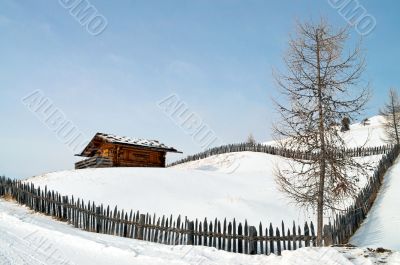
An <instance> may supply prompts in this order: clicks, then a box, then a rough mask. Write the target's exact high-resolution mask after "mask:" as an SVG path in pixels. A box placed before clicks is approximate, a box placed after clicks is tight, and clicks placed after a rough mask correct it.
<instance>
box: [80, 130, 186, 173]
mask: <svg viewBox="0 0 400 265" xmlns="http://www.w3.org/2000/svg"><path fill="white" fill-rule="evenodd" d="M167 152H173V153H181V152H179V151H178V150H176V149H175V148H173V147H168V146H166V145H164V144H163V143H160V142H159V141H156V140H142V139H134V138H129V137H122V136H117V135H113V134H106V133H96V135H95V136H94V137H93V139H92V140H91V141H90V142H89V144H88V145H87V146H86V147H85V148H84V149H83V151H82V152H81V153H80V154H77V156H82V157H86V159H84V160H81V161H79V162H77V163H75V169H81V168H90V167H165V157H166V154H167Z"/></svg>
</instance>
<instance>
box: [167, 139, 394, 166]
mask: <svg viewBox="0 0 400 265" xmlns="http://www.w3.org/2000/svg"><path fill="white" fill-rule="evenodd" d="M392 149H393V145H383V146H379V147H367V148H364V147H357V148H350V149H344V150H342V151H338V152H337V155H338V156H340V155H343V154H344V153H345V154H347V155H348V156H351V157H363V156H371V155H381V154H387V153H389V152H390V151H391V150H392ZM244 151H251V152H259V153H266V154H271V155H278V156H283V157H287V158H294V159H303V160H310V159H311V158H312V157H315V156H318V153H306V152H299V151H297V150H291V149H286V148H281V147H276V146H271V145H264V144H260V143H258V144H252V143H239V144H229V145H223V146H219V147H214V148H211V149H209V150H206V151H204V152H201V153H198V154H194V155H190V156H187V157H186V158H183V159H180V160H178V161H175V162H173V163H171V164H169V165H168V166H169V167H171V166H176V165H179V164H183V163H186V162H191V161H196V160H200V159H204V158H207V157H210V156H213V155H220V154H226V153H232V152H244Z"/></svg>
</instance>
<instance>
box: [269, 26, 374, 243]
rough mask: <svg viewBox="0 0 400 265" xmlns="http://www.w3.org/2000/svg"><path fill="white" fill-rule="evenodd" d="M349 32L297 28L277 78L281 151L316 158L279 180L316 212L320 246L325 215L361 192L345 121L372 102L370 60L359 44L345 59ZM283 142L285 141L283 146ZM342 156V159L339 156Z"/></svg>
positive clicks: (283, 170)
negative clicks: (366, 76)
mask: <svg viewBox="0 0 400 265" xmlns="http://www.w3.org/2000/svg"><path fill="white" fill-rule="evenodd" d="M348 37H349V33H348V28H341V29H338V30H335V29H332V28H331V27H330V26H329V25H328V24H327V23H326V22H325V21H323V20H321V22H319V23H317V24H313V23H298V24H297V34H296V37H295V38H293V37H292V38H291V39H290V41H289V50H288V53H287V54H286V56H285V57H284V62H285V65H286V68H287V73H286V74H274V76H275V79H276V81H277V84H278V88H279V89H280V92H281V93H282V95H283V96H284V98H285V99H286V101H284V103H279V101H278V100H275V104H276V106H277V110H278V112H279V114H280V117H281V118H280V121H278V122H277V123H276V124H274V130H275V133H276V136H277V138H278V139H277V140H278V142H279V143H280V144H281V145H282V147H285V148H289V149H293V150H294V151H303V152H307V153H310V154H315V155H312V156H311V157H312V158H311V160H293V161H292V162H289V165H285V167H282V166H281V165H279V166H277V170H276V181H277V183H278V185H279V187H280V189H281V190H282V191H284V192H285V193H286V194H287V195H288V196H289V198H291V199H292V200H293V201H294V202H295V203H297V204H298V205H300V206H303V207H307V208H312V209H315V210H316V212H317V244H318V245H322V230H323V218H324V210H328V209H330V210H331V209H335V208H336V207H338V205H339V204H341V203H343V201H344V200H345V199H347V198H349V197H350V196H354V195H355V194H356V193H357V186H356V183H357V181H358V177H359V175H360V174H361V172H364V170H363V167H362V165H360V164H359V163H357V162H356V161H355V160H354V159H353V158H352V157H349V156H348V155H346V153H344V152H341V151H342V150H343V149H344V148H345V147H346V145H345V142H344V140H343V139H342V136H341V133H340V126H338V125H339V124H340V123H341V120H342V119H343V118H345V117H347V118H348V119H350V120H354V118H355V117H356V116H358V115H359V114H360V113H361V112H362V111H363V108H364V106H365V104H366V102H367V101H368V99H369V89H368V84H364V85H365V86H363V87H364V88H361V89H359V88H356V87H359V86H360V85H363V84H362V81H361V79H360V78H361V75H362V73H363V71H364V69H365V60H364V57H363V55H362V52H361V50H360V45H357V47H356V48H355V49H354V50H351V51H350V52H349V53H348V54H346V55H344V53H345V52H344V44H345V42H346V40H347V39H348ZM279 140H280V141H279ZM338 153H340V155H338Z"/></svg>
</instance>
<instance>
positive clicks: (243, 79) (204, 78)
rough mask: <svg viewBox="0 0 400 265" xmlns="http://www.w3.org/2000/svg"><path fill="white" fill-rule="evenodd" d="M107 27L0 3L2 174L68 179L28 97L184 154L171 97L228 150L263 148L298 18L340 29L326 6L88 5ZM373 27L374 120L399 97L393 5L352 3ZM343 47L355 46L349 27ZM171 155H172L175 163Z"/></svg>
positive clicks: (224, 2)
mask: <svg viewBox="0 0 400 265" xmlns="http://www.w3.org/2000/svg"><path fill="white" fill-rule="evenodd" d="M90 3H91V4H92V5H93V6H95V7H96V8H97V10H98V12H99V13H101V14H102V15H103V16H104V17H105V18H106V19H107V21H108V26H107V28H106V29H105V30H104V32H102V33H101V34H99V35H97V36H93V35H90V34H89V33H88V32H87V31H86V29H85V27H83V26H81V25H80V24H79V23H78V22H77V21H76V19H75V18H74V17H73V16H71V15H70V14H69V11H68V10H66V9H65V8H63V7H62V5H61V4H60V3H59V1H50V0H47V1H45V0H37V1H22V0H20V1H17V0H16V1H11V0H2V1H0V36H1V41H0V60H1V61H0V119H1V130H0V144H1V150H0V174H5V175H7V176H10V177H28V176H32V175H35V174H39V173H43V172H48V171H54V170H61V169H70V168H72V167H73V162H74V161H76V158H75V157H74V156H73V153H72V152H71V151H70V150H69V149H68V148H67V147H66V146H65V144H63V143H62V142H61V141H59V140H58V139H57V137H56V136H55V134H54V132H52V131H51V130H49V129H48V128H47V127H46V126H45V125H44V124H43V122H42V121H40V120H39V119H37V118H36V117H35V115H34V114H33V113H31V112H30V111H29V110H28V109H27V108H26V106H24V104H22V103H21V98H23V97H24V96H25V95H27V94H29V93H31V92H32V91H34V90H36V89H40V90H41V91H43V93H44V94H45V95H46V96H47V97H49V98H50V99H51V100H52V101H53V103H54V105H55V106H57V107H58V108H59V109H61V110H62V111H63V112H64V113H65V115H66V116H67V117H68V119H69V120H71V121H73V123H74V124H75V125H76V126H77V127H78V128H79V129H80V130H81V131H82V132H84V133H85V134H87V135H90V136H91V135H93V134H94V133H96V132H108V133H115V134H119V135H126V136H132V137H139V138H149V139H159V140H161V141H162V142H164V143H166V144H168V145H172V146H174V147H176V148H178V149H180V150H182V151H183V152H184V153H185V154H191V153H194V152H197V151H200V150H201V148H200V146H199V144H198V143H196V142H195V141H193V140H192V138H191V136H190V135H187V134H186V133H185V131H184V130H182V129H181V128H180V127H179V126H177V125H176V124H174V123H173V122H172V121H171V119H170V118H169V117H168V116H167V115H166V114H165V113H164V112H163V111H162V110H161V109H160V108H159V107H157V102H159V101H160V100H162V99H163V98H165V97H167V96H169V95H171V94H172V93H175V94H177V95H178V96H179V97H180V98H181V99H182V100H183V101H184V102H185V103H186V104H187V106H188V107H189V109H190V111H193V112H194V113H196V114H197V115H198V116H200V117H201V118H202V119H203V122H205V123H206V124H207V125H208V126H209V127H210V128H211V129H212V130H213V131H214V132H215V134H216V135H217V136H218V138H219V139H221V141H223V142H226V143H231V142H240V141H244V140H245V139H246V137H247V136H248V134H249V133H253V134H254V136H255V138H256V139H257V140H259V141H264V140H269V139H271V136H270V128H271V122H272V121H273V119H274V110H273V106H272V103H271V100H270V97H271V96H274V95H276V92H275V87H274V83H273V81H272V77H271V72H272V68H273V67H275V68H281V66H282V60H281V58H282V55H283V54H284V52H285V50H286V48H287V45H286V44H287V40H288V37H289V33H291V32H293V29H294V24H295V20H296V19H298V20H300V21H302V20H310V19H314V20H318V19H319V18H320V17H321V16H324V17H326V18H327V19H328V21H329V22H330V23H331V24H333V25H334V26H344V25H346V21H345V20H344V19H343V18H342V17H341V16H340V15H339V14H338V12H337V11H336V10H335V9H334V8H332V7H331V6H330V5H329V3H328V1H325V0H321V1H315V0H313V1H312V0H303V1H299V0H281V1H239V0H230V1H228V0H212V1H211V0H203V1H200V0H199V1H183V0H182V1H173V0H171V1H161V0H160V1H151V0H150V1H149V0H146V1H144V0H143V1H122V0H121V1H106V0H103V1H100V0H98V1H95V0H92V1H90ZM360 3H361V4H362V5H363V6H364V7H365V8H366V10H367V11H368V13H369V14H371V15H372V16H374V18H375V19H376V21H377V25H376V28H375V29H374V31H373V32H372V33H371V34H369V35H368V36H366V37H365V38H364V46H363V47H364V48H365V49H366V55H367V62H368V68H367V71H366V72H365V75H364V78H365V79H367V80H370V81H371V86H372V89H373V93H374V96H373V98H372V100H371V101H370V103H369V106H368V110H367V112H366V114H365V116H368V115H375V114H376V113H377V112H378V109H379V107H380V106H381V105H382V104H383V102H384V100H385V98H386V91H387V89H388V88H389V87H391V86H393V87H400V86H399V83H400V77H399V74H398V72H399V71H398V70H399V66H398V63H399V62H400V52H399V49H398V47H399V41H400V34H399V33H400V32H399V25H400V17H399V16H398V14H397V12H398V10H399V7H400V3H399V2H398V1H389V0H387V1H373V0H369V1H360ZM351 33H352V39H351V42H350V44H352V43H354V41H355V40H356V39H357V38H358V37H359V35H358V34H357V32H356V31H355V30H354V29H352V30H351ZM176 158H177V156H170V159H176Z"/></svg>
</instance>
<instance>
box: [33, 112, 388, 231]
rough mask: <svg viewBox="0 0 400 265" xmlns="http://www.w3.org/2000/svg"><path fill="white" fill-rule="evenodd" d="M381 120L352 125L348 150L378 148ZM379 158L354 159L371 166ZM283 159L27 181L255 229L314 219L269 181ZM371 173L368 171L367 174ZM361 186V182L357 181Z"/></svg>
mask: <svg viewBox="0 0 400 265" xmlns="http://www.w3.org/2000/svg"><path fill="white" fill-rule="evenodd" d="M381 119H382V118H381V117H379V116H376V117H373V118H371V119H370V124H369V125H366V126H365V125H362V124H354V125H352V126H351V130H350V131H349V132H346V133H345V135H344V137H345V138H346V141H347V142H348V145H349V147H356V146H361V145H364V144H365V142H366V141H367V140H368V139H369V141H367V144H366V146H381V145H383V144H384V142H383V141H382V133H383V130H382V126H381V124H380V122H381ZM380 158H381V156H380V155H379V156H370V157H365V158H357V159H360V160H363V161H364V162H367V163H368V164H369V165H370V166H374V165H376V164H377V161H379V159H380ZM286 161H287V158H283V157H279V156H274V155H269V154H264V153H254V152H237V153H227V154H221V155H215V156H211V157H208V158H206V159H202V160H197V161H192V162H188V163H184V164H180V165H177V166H175V167H172V168H99V169H81V170H69V171H60V172H53V173H48V174H44V175H41V176H37V177H33V178H31V179H28V181H31V182H33V183H34V184H36V185H39V186H42V187H44V186H45V185H47V187H48V188H49V189H54V190H56V191H58V192H60V193H62V194H65V195H74V196H75V198H76V197H80V198H82V199H84V200H85V201H88V200H90V201H95V202H96V203H103V204H105V205H110V206H112V207H113V206H115V205H117V206H118V207H119V208H123V209H126V210H130V209H133V210H139V211H141V212H149V213H156V214H157V215H163V214H164V215H170V214H173V215H174V217H176V216H178V215H179V214H180V215H183V216H188V218H189V219H195V218H199V219H203V218H204V217H207V218H208V219H214V218H219V219H223V218H227V219H228V220H232V219H233V218H236V220H237V221H244V220H245V219H247V220H248V221H249V223H250V224H254V225H257V224H258V223H259V222H260V221H262V222H263V223H264V224H268V223H269V222H272V223H273V224H274V225H279V224H280V222H281V221H282V220H284V221H285V223H291V222H292V221H293V220H294V221H296V223H299V224H301V223H303V222H304V221H311V220H313V221H314V220H315V216H314V214H313V213H312V212H306V211H305V210H303V209H299V208H298V207H296V205H293V204H291V203H290V202H289V201H288V200H287V198H286V197H285V195H284V194H282V193H281V192H280V191H279V190H278V187H277V186H276V183H275V181H274V169H275V167H276V166H277V165H279V166H282V165H284V164H285V162H286ZM371 173H372V171H371ZM361 180H362V181H361V182H360V187H363V185H364V184H365V181H366V178H362V179H361Z"/></svg>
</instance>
